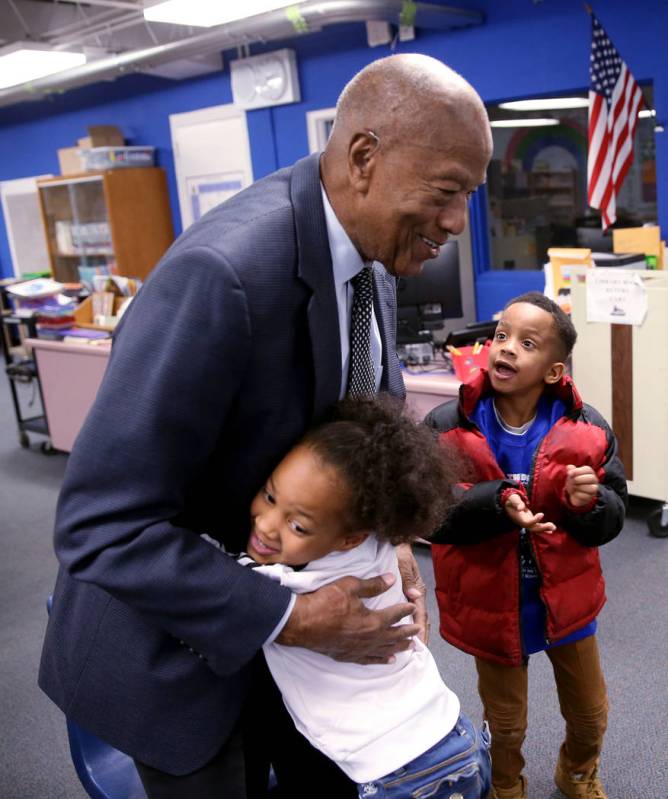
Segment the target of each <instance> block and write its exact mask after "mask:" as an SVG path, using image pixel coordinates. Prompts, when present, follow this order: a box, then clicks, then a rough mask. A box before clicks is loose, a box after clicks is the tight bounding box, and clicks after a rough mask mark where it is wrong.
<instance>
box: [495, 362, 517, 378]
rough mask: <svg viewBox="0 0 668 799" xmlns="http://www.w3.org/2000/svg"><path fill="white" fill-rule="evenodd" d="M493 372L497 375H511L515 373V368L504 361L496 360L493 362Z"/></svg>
mask: <svg viewBox="0 0 668 799" xmlns="http://www.w3.org/2000/svg"><path fill="white" fill-rule="evenodd" d="M494 372H495V373H496V374H497V375H498V376H499V377H512V376H513V375H514V374H516V373H517V369H516V368H515V367H514V366H511V365H510V364H509V363H506V362H505V361H496V362H495V364H494Z"/></svg>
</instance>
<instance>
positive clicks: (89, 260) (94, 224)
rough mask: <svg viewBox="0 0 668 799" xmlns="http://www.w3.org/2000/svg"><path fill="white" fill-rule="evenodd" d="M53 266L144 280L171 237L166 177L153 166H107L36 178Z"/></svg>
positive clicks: (64, 272) (66, 273) (64, 277)
mask: <svg viewBox="0 0 668 799" xmlns="http://www.w3.org/2000/svg"><path fill="white" fill-rule="evenodd" d="M37 188H38V193H39V200H40V207H41V211H42V221H43V224H44V230H45V233H46V241H47V250H48V253H49V259H50V263H51V271H52V273H53V276H54V278H55V279H56V280H59V281H61V282H64V283H70V282H78V281H79V270H78V267H79V266H89V267H96V266H102V267H107V268H108V269H109V271H110V272H113V273H115V274H119V275H124V276H126V277H137V278H140V279H141V280H144V279H145V278H146V277H147V275H148V274H149V272H150V271H151V269H153V267H154V266H155V265H156V264H157V262H158V261H159V260H160V258H161V257H162V255H163V253H164V252H165V250H166V249H167V248H168V247H169V245H170V244H171V243H172V241H173V239H174V231H173V228H172V219H171V213H170V208H169V195H168V192H167V180H166V177H165V173H164V171H163V170H162V169H160V168H157V167H146V168H134V167H133V168H124V169H109V170H105V171H104V172H84V173H81V174H79V175H66V176H65V175H64V176H61V177H55V178H45V179H42V180H38V181H37Z"/></svg>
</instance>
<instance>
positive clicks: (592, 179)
mask: <svg viewBox="0 0 668 799" xmlns="http://www.w3.org/2000/svg"><path fill="white" fill-rule="evenodd" d="M593 25H594V28H593V30H594V32H595V31H596V30H598V33H593V34H592V84H591V90H590V92H589V128H588V140H589V153H588V173H589V174H588V187H587V197H588V202H589V204H590V206H591V207H592V208H599V209H600V211H601V220H602V224H603V227H604V228H606V227H609V226H610V225H611V224H612V223H613V222H614V221H615V219H616V206H617V193H618V192H619V190H620V188H621V186H622V184H623V182H624V178H625V177H626V175H627V174H628V171H629V169H630V167H631V164H632V163H633V140H634V135H635V131H636V126H637V123H638V110H639V108H640V106H641V105H642V104H643V96H642V92H641V90H640V87H639V86H638V84H637V83H636V81H635V80H634V78H633V75H632V74H631V71H630V70H629V68H628V67H627V65H626V64H624V63H623V62H621V71H620V72H619V75H618V78H617V84H616V85H615V86H612V87H611V86H610V84H609V82H608V81H609V76H610V63H611V62H610V61H608V60H605V61H604V62H603V63H601V60H602V59H608V58H612V64H613V68H614V63H615V60H616V64H617V68H618V69H619V66H620V59H619V56H618V55H617V53H616V52H615V48H614V46H613V45H612V44H611V42H610V41H609V37H607V36H601V30H602V29H601V28H600V23H599V22H598V20H594V22H593ZM603 34H605V32H603ZM602 43H603V48H605V49H602V47H601V44H602ZM611 51H612V54H611ZM601 88H604V89H606V90H607V91H608V92H610V89H611V88H612V92H611V94H608V96H609V97H610V107H608V101H607V100H606V96H605V95H604V94H602V93H599V91H598V90H599V89H601Z"/></svg>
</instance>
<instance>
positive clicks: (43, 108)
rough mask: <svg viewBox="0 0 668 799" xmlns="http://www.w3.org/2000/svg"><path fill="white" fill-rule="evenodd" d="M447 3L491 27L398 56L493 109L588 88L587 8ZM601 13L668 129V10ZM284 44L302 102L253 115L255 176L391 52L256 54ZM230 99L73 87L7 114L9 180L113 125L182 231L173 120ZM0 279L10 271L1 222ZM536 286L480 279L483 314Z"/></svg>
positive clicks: (314, 49)
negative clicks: (417, 57)
mask: <svg viewBox="0 0 668 799" xmlns="http://www.w3.org/2000/svg"><path fill="white" fill-rule="evenodd" d="M450 2H451V3H452V5H459V6H461V7H469V8H476V9H479V10H481V11H483V12H484V13H485V14H486V21H485V23H484V24H483V25H482V26H480V27H476V28H471V29H466V30H461V31H453V32H450V33H432V32H426V31H418V38H417V39H416V40H415V41H414V42H406V43H399V45H398V47H397V51H398V52H402V51H403V52H410V51H419V52H424V53H427V54H429V55H433V56H436V57H437V58H441V59H442V60H444V61H445V62H446V63H448V64H449V65H450V66H452V67H453V68H454V69H456V70H458V71H460V72H461V73H462V74H463V75H464V76H465V77H466V78H467V79H468V80H469V81H470V82H471V83H472V84H473V85H474V86H475V87H476V89H477V90H478V91H479V92H480V94H481V96H482V97H483V99H484V100H485V101H488V102H495V101H500V100H503V99H511V98H513V97H523V96H527V95H536V94H550V93H553V92H564V91H569V90H574V89H584V88H586V87H587V85H588V67H589V47H590V19H589V17H588V16H587V14H586V13H585V11H584V10H583V3H582V2H581V0H544V1H543V2H541V1H540V0H533V2H532V0H504V2H499V1H498V0H479V1H478V2H475V1H468V0H450ZM593 5H594V8H595V11H596V12H597V14H598V16H599V18H600V19H601V22H602V24H603V26H604V27H605V28H606V30H607V31H608V34H609V35H610V37H611V38H612V40H613V42H614V43H615V45H616V47H617V49H618V50H619V52H620V53H621V55H622V58H624V59H625V61H626V62H627V64H628V65H629V67H630V68H631V70H632V72H633V74H634V75H635V77H636V79H637V80H639V81H652V82H653V84H654V103H655V108H656V111H657V119H658V120H665V121H666V122H668V61H667V59H666V56H665V31H666V30H668V3H666V2H665V1H664V0H636V2H634V3H633V4H629V3H628V0H599V2H596V0H593ZM284 46H289V47H293V48H294V49H295V50H297V54H298V62H299V79H300V85H301V92H302V98H303V99H302V101H301V102H300V103H296V104H292V105H288V106H279V107H276V108H273V109H262V110H259V111H252V112H249V113H248V126H249V134H250V140H251V152H252V159H253V168H254V173H255V177H256V178H259V177H261V176H263V175H265V174H267V173H268V172H271V171H272V170H273V169H275V168H277V167H281V166H286V165H288V164H290V163H292V162H293V161H295V160H296V159H297V158H300V157H302V156H303V155H305V154H306V152H307V150H308V146H307V136H306V122H305V113H306V112H307V111H310V110H314V109H317V108H324V107H328V106H331V105H334V103H335V101H336V97H337V95H338V93H339V91H340V89H341V88H342V86H343V85H344V84H345V82H346V81H347V80H348V79H349V78H350V77H351V76H352V75H353V74H354V73H355V72H356V71H357V70H358V69H360V68H361V67H363V66H364V65H365V64H367V63H368V62H369V61H371V60H373V59H376V58H379V57H382V56H384V55H387V54H389V52H390V49H389V47H376V48H369V47H367V45H366V34H365V30H364V26H363V25H361V24H358V25H345V26H337V27H335V28H329V29H326V30H325V31H323V32H322V33H319V34H314V35H310V36H305V37H303V38H301V39H292V40H289V41H285V42H276V43H272V45H271V46H266V47H264V48H262V47H259V46H254V47H253V48H252V53H253V54H255V53H259V52H262V50H263V49H265V50H271V49H277V48H278V47H284ZM230 55H232V57H236V54H230ZM231 101H232V96H231V90H230V80H229V71H225V72H223V73H221V74H216V75H213V76H207V77H205V78H200V79H196V80H191V81H184V82H176V83H175V82H168V81H164V80H160V79H157V78H148V77H146V76H130V77H125V78H122V79H119V80H117V81H116V82H114V83H110V84H109V83H100V84H96V85H95V86H92V87H86V88H83V89H78V90H74V91H71V92H68V93H66V94H64V95H62V96H59V97H56V98H53V99H52V100H50V101H45V102H39V103H23V104H21V105H17V106H12V107H9V108H0V180H5V179H9V178H18V177H24V176H26V175H34V174H41V173H44V172H54V173H57V172H58V161H57V156H56V150H57V148H59V147H67V146H70V145H72V144H73V143H74V142H75V141H76V140H77V138H79V137H81V136H83V135H85V128H86V125H87V124H95V123H98V124H104V123H115V124H118V125H119V126H120V127H121V128H122V129H123V131H124V133H125V135H126V137H127V138H128V140H129V142H130V143H131V144H151V145H154V146H156V147H157V148H158V163H159V164H160V165H161V166H163V167H165V169H166V170H167V174H168V179H169V188H170V194H171V200H172V209H173V215H174V225H175V229H176V230H177V231H179V230H180V221H179V214H178V201H177V193H176V183H175V179H174V170H173V161H172V153H171V142H170V135H169V120H168V115H169V114H172V113H179V112H183V111H190V110H194V109H197V108H202V107H205V106H210V105H218V104H221V103H228V102H231ZM656 153H657V189H658V203H659V223H660V224H661V226H662V228H663V229H664V231H668V132H666V133H664V134H657V138H656ZM36 235H37V232H36ZM0 274H2V275H9V274H11V264H10V259H9V249H8V245H7V240H6V235H5V231H4V228H3V227H2V221H1V220H0ZM523 276H525V277H523ZM536 279H537V278H536V275H535V274H532V273H519V274H518V275H516V276H511V273H501V274H497V275H496V276H489V277H486V276H485V275H484V274H483V275H481V276H479V278H478V286H477V300H478V304H479V307H478V315H479V317H480V318H485V317H488V316H489V311H490V310H492V309H493V310H496V309H497V308H498V307H500V306H501V305H502V304H503V302H504V301H505V299H507V297H509V296H512V293H518V291H522V290H525V289H529V288H535V281H536ZM518 281H519V283H520V285H518ZM508 291H510V292H512V293H511V294H508Z"/></svg>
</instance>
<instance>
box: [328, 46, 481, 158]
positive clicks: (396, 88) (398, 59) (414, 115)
mask: <svg viewBox="0 0 668 799" xmlns="http://www.w3.org/2000/svg"><path fill="white" fill-rule="evenodd" d="M443 124H457V125H464V126H465V127H467V128H471V129H474V130H477V131H478V132H479V135H480V136H481V139H482V140H484V143H485V144H488V146H489V147H491V137H490V133H489V123H488V121H487V113H486V111H485V107H484V105H483V103H482V100H481V99H480V97H479V96H478V94H477V92H476V91H475V89H473V87H472V86H471V85H470V84H469V83H468V82H467V81H466V80H464V78H463V77H462V76H461V75H459V74H457V73H456V72H454V70H452V69H450V68H449V67H447V66H446V65H445V64H444V63H443V62H441V61H438V60H437V59H435V58H431V57H430V56H426V55H420V54H417V53H413V54H401V55H392V56H389V57H387V58H381V59H379V60H378V61H374V62H372V63H371V64H369V65H368V66H367V67H365V68H364V69H363V70H361V72H358V73H357V75H355V77H354V78H353V79H352V80H351V81H350V82H349V83H348V84H347V85H346V87H345V88H344V89H343V91H342V92H341V96H340V97H339V101H338V103H337V106H336V118H335V120H334V127H333V129H332V135H331V138H330V145H331V148H336V149H338V148H339V147H345V146H347V143H348V141H349V139H350V136H351V135H354V134H355V133H356V132H359V131H362V130H373V131H374V132H375V133H376V134H377V135H378V136H380V137H381V138H382V139H383V142H384V143H386V144H387V145H390V144H392V143H394V141H406V140H410V139H411V138H414V137H416V136H418V135H419V136H420V137H422V139H423V140H424V139H425V137H427V138H428V136H429V134H430V132H431V130H432V129H435V128H437V127H440V126H441V125H443ZM328 149H330V147H328Z"/></svg>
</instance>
